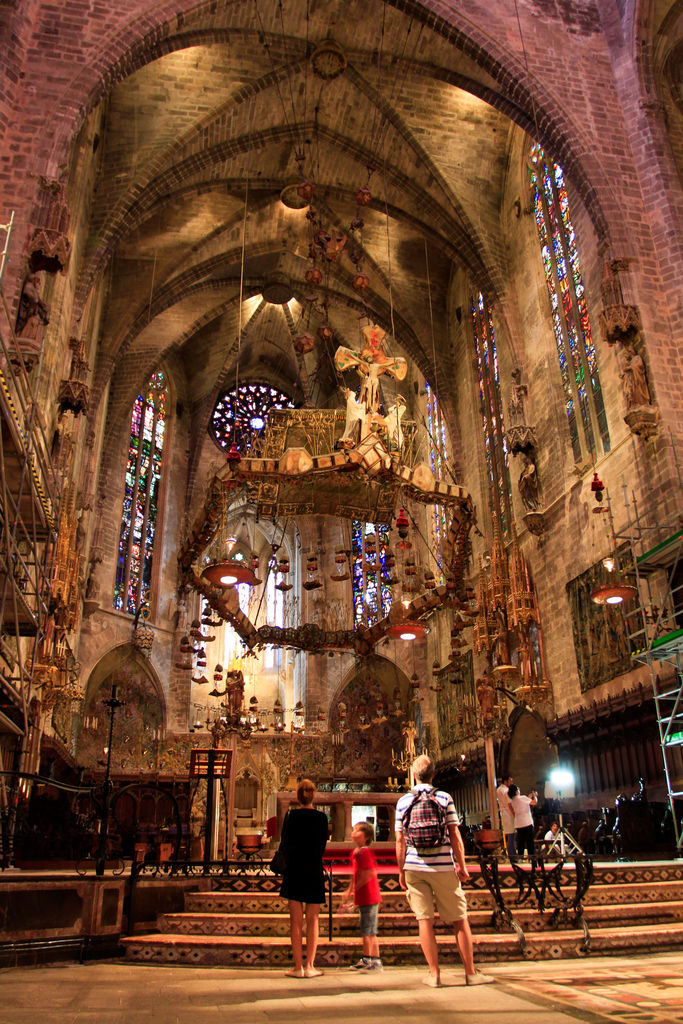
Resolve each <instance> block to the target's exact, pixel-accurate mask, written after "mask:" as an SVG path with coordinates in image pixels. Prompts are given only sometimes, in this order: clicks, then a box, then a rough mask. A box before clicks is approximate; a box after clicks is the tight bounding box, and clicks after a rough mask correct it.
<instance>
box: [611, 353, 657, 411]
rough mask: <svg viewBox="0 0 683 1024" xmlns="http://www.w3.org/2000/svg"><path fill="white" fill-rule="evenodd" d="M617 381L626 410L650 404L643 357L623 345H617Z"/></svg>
mask: <svg viewBox="0 0 683 1024" xmlns="http://www.w3.org/2000/svg"><path fill="white" fill-rule="evenodd" d="M619 379H620V380H621V386H622V388H623V391H624V398H625V399H626V407H627V408H628V409H633V408H635V407H636V406H640V405H650V404H651V403H650V389H649V388H648V386H647V376H646V373H645V363H644V362H643V357H642V356H641V355H639V354H638V353H637V352H635V351H634V350H633V349H632V348H630V347H629V346H628V345H624V344H620V345H619Z"/></svg>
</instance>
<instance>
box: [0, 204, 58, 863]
mask: <svg viewBox="0 0 683 1024" xmlns="http://www.w3.org/2000/svg"><path fill="white" fill-rule="evenodd" d="M12 223H13V217H12V219H11V220H10V222H9V223H8V224H6V225H0V231H4V232H5V242H4V246H3V253H2V262H3V268H4V257H5V254H6V252H7V250H8V245H9V235H10V232H11V229H12ZM40 375H41V363H40V362H39V363H38V364H37V366H36V367H35V368H34V369H33V370H32V371H31V375H30V377H29V373H28V372H27V369H26V365H25V362H24V359H23V357H22V353H21V346H20V344H18V342H17V338H16V336H15V332H14V329H13V323H12V317H11V315H10V311H9V308H8V305H7V302H6V299H5V296H4V293H3V291H2V287H1V279H0V427H1V430H2V445H1V447H0V474H1V475H0V513H1V520H0V522H1V526H2V537H1V538H0V773H2V772H21V771H26V770H29V771H30V770H35V767H36V766H35V765H33V764H31V763H30V762H31V761H32V760H36V759H37V757H38V756H39V742H40V732H39V729H35V728H34V722H33V717H32V710H31V699H32V697H33V696H34V686H33V682H34V680H33V674H34V666H35V665H36V663H37V660H38V659H37V655H38V652H39V650H40V646H41V644H42V643H43V641H44V640H45V636H46V630H47V629H48V628H49V625H48V623H49V614H50V610H51V609H50V592H51V584H50V577H51V572H50V560H51V558H52V556H53V553H54V550H55V541H56V536H57V524H58V518H59V491H58V483H57V478H56V475H55V472H54V468H53V465H52V458H51V455H50V445H49V443H48V440H47V438H46V436H45V428H44V426H43V420H42V417H41V416H40V413H39V405H38V402H37V401H36V392H37V390H38V388H39V384H40ZM15 778H16V776H12V779H13V780H14V779H15ZM18 785H20V783H19V782H18V781H17V782H16V783H15V782H14V781H11V782H10V781H9V777H8V776H7V775H3V774H0V825H1V827H0V863H3V864H7V863H8V862H9V861H11V857H12V849H11V845H12V835H13V826H14V822H13V815H14V814H15V813H16V810H15V809H16V803H17V799H16V798H17V795H18V794H17V793H16V792H15V789H16V787H17V786H18Z"/></svg>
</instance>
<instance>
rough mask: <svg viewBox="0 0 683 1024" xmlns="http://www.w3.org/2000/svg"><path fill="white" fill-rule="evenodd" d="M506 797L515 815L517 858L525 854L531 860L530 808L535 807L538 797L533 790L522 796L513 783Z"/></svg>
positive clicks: (532, 817)
mask: <svg viewBox="0 0 683 1024" xmlns="http://www.w3.org/2000/svg"><path fill="white" fill-rule="evenodd" d="M508 797H509V799H510V803H511V805H512V810H513V811H514V815H515V832H516V833H517V856H518V857H523V856H524V854H525V853H527V854H528V855H529V857H530V858H531V859H532V860H533V857H534V816H533V814H532V813H531V808H532V807H535V806H536V803H537V801H538V796H537V794H536V792H535V790H532V792H531V793H530V794H529V796H524V795H523V794H522V793H520V792H519V790H518V789H517V786H515V784H514V782H513V783H512V785H511V786H510V788H509V790H508Z"/></svg>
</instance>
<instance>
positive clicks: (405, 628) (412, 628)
mask: <svg viewBox="0 0 683 1024" xmlns="http://www.w3.org/2000/svg"><path fill="white" fill-rule="evenodd" d="M428 632H429V627H428V626H425V624H424V623H423V622H414V621H412V620H411V619H406V620H405V622H399V623H397V624H396V625H395V626H390V627H389V629H388V630H387V636H389V637H391V638H392V640H422V639H423V637H425V636H427V633H428Z"/></svg>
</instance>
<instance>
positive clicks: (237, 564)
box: [202, 519, 263, 587]
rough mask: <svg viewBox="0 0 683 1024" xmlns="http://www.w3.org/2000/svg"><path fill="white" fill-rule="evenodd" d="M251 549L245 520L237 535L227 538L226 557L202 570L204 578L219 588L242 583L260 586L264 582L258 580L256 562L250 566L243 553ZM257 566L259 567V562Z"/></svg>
mask: <svg viewBox="0 0 683 1024" xmlns="http://www.w3.org/2000/svg"><path fill="white" fill-rule="evenodd" d="M251 548H252V544H251V542H250V539H249V529H248V526H247V521H246V519H243V520H242V522H241V523H240V527H239V530H238V531H237V535H236V536H234V537H228V538H227V541H226V549H227V551H226V557H225V558H221V559H219V560H217V561H215V562H210V563H209V564H208V565H207V566H205V567H204V569H203V570H202V577H203V578H204V579H205V580H207V581H208V582H209V583H213V584H217V585H218V586H219V587H236V586H239V585H240V584H241V583H246V585H247V586H249V587H256V586H258V585H259V583H262V582H263V581H262V580H260V579H258V577H257V576H256V574H255V572H254V570H253V568H252V567H251V566H252V565H253V564H254V561H255V560H254V559H251V565H250V562H249V561H247V559H246V558H245V556H244V554H243V551H245V550H246V551H250V550H251ZM233 552H234V554H233ZM256 565H258V562H257V561H256Z"/></svg>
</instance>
